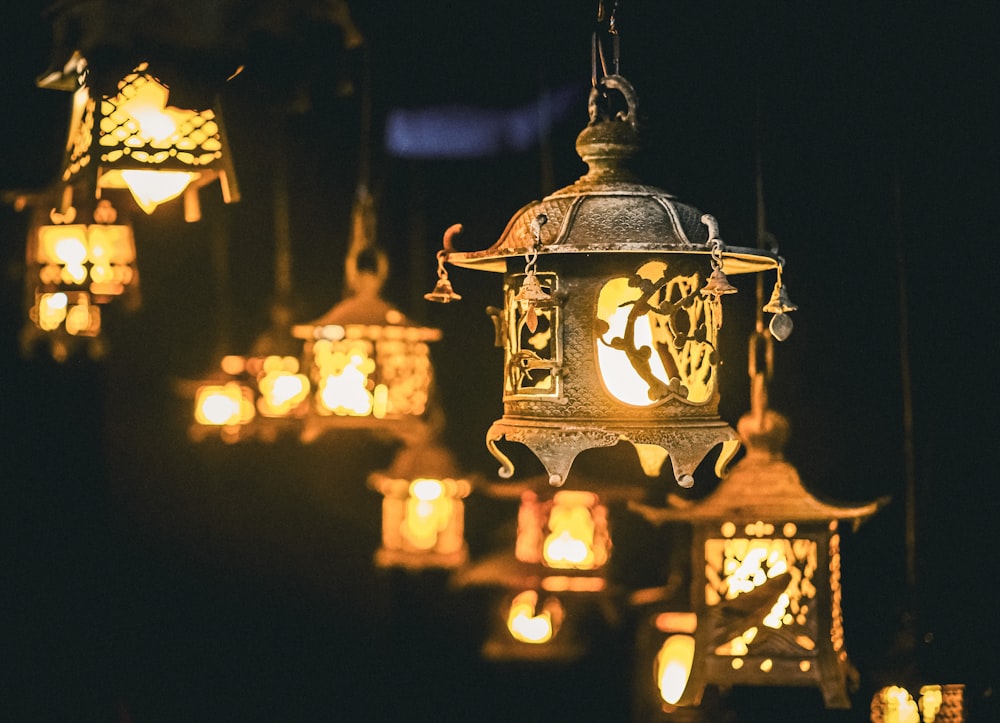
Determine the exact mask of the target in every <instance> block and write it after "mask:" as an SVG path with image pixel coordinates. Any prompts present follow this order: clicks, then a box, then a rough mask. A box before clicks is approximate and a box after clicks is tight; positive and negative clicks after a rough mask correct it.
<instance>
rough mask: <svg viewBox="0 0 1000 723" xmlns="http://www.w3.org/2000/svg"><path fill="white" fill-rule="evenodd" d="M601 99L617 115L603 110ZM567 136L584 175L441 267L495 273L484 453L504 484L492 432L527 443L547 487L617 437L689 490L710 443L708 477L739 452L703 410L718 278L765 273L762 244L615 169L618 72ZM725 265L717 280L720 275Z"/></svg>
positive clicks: (653, 472)
mask: <svg viewBox="0 0 1000 723" xmlns="http://www.w3.org/2000/svg"><path fill="white" fill-rule="evenodd" d="M611 96H615V97H617V96H620V97H622V98H624V101H625V106H626V107H627V110H626V111H625V112H619V113H617V114H614V115H612V113H611V111H610V110H608V107H609V106H610V105H611ZM590 118H591V120H590V123H589V125H588V126H587V127H586V128H585V129H584V130H583V132H582V133H581V134H580V135H579V137H578V138H577V143H576V146H577V152H578V153H579V154H580V156H581V158H582V159H583V160H584V161H585V162H586V163H587V165H588V167H589V168H588V172H587V174H586V175H584V176H583V177H581V178H580V179H579V180H578V181H576V183H574V184H572V185H570V186H567V187H566V188H563V189H560V190H558V191H556V192H555V193H553V194H551V195H549V196H548V197H546V198H544V199H542V200H541V201H538V202H534V203H531V204H528V205H527V206H526V207H525V208H524V209H522V210H521V211H520V212H518V214H517V215H516V216H514V218H512V219H511V221H510V222H509V223H508V225H507V228H506V229H505V230H504V232H503V234H502V235H501V237H500V239H499V240H498V241H497V242H496V243H495V244H493V245H492V246H491V247H489V248H487V249H485V250H481V251H471V252H465V251H457V250H455V249H454V248H453V247H451V245H450V243H449V241H450V238H449V237H446V243H445V248H444V253H445V258H446V260H447V262H448V263H451V264H454V265H456V266H461V267H468V268H472V269H481V270H486V271H494V272H498V273H502V274H503V275H504V285H503V298H504V303H503V306H502V308H498V309H491V310H490V313H491V314H492V316H493V319H494V323H495V325H496V328H497V343H498V346H501V347H503V349H504V352H505V354H504V357H505V359H504V386H503V403H504V413H503V417H502V418H501V419H499V420H497V421H496V422H494V423H493V425H492V426H491V427H490V429H489V431H488V432H487V435H486V436H487V446H488V448H489V450H490V452H491V453H492V454H493V455H494V456H495V457H496V458H497V460H498V461H500V462H501V464H502V468H501V470H500V475H501V476H502V477H505V478H507V477H510V476H511V475H512V474H513V471H514V470H513V463H512V462H511V461H510V459H509V458H508V457H507V456H506V455H505V454H504V453H503V452H502V451H501V450H500V448H499V447H498V444H497V443H498V442H499V441H500V440H501V439H507V440H508V441H512V442H518V443H521V444H524V445H526V446H527V447H528V448H530V449H531V451H532V452H533V453H534V454H535V455H536V456H537V457H538V459H539V460H540V461H541V462H542V464H543V465H544V467H545V469H546V471H547V473H548V476H549V481H550V483H551V484H553V485H562V484H563V483H564V482H565V481H566V479H567V476H568V474H569V470H570V466H571V464H572V463H573V460H574V459H575V458H576V456H577V455H578V454H579V453H580V452H581V451H583V450H586V449H591V448H595V447H610V446H613V445H615V444H617V443H618V442H619V441H620V440H623V439H624V440H628V441H629V442H631V443H632V444H633V445H634V446H635V449H636V451H637V453H638V456H639V460H640V462H641V465H642V468H643V470H644V472H645V473H646V474H647V475H649V476H657V475H659V473H660V470H661V467H662V465H663V463H664V462H665V461H666V459H667V457H668V456H669V457H670V460H671V464H672V467H673V473H674V476H675V478H676V479H677V481H678V482H679V483H681V484H682V485H684V486H690V484H692V482H693V473H694V470H695V468H696V467H697V466H698V465H699V463H700V462H701V461H702V460H703V458H705V457H706V456H707V455H708V453H709V452H710V451H711V450H712V449H713V448H715V447H716V446H718V445H721V451H720V454H719V457H718V461H717V463H716V465H715V467H716V472H717V473H718V474H721V473H722V472H723V470H724V468H725V465H726V463H727V462H728V461H729V460H730V459H731V458H732V456H733V455H734V454H735V452H736V450H737V449H738V446H739V443H738V441H737V438H736V434H735V432H733V430H732V429H731V428H730V427H729V426H728V425H727V424H726V423H724V422H723V421H722V420H721V419H720V418H719V416H718V405H719V379H718V375H719V367H720V365H721V363H722V360H723V357H722V354H721V352H720V350H719V348H718V329H719V326H720V324H721V320H722V317H721V309H722V307H721V297H722V296H723V295H725V294H728V293H731V292H732V291H733V290H734V288H733V287H732V285H731V284H729V281H728V279H727V278H726V276H727V275H729V276H732V275H735V274H742V273H748V272H759V271H763V270H766V269H771V268H775V267H776V266H777V265H778V264H779V263H780V259H779V257H777V256H776V255H775V254H773V253H771V252H770V251H767V250H763V249H749V248H736V247H729V246H725V245H724V244H723V243H722V242H721V240H720V239H719V238H718V236H717V234H716V233H715V232H714V220H713V219H711V217H708V216H703V214H702V213H701V212H699V211H697V210H696V209H694V208H692V207H691V206H688V205H686V204H683V203H680V202H679V201H677V200H676V199H675V198H674V197H673V196H671V195H670V194H669V193H667V192H666V191H663V190H661V189H658V188H655V187H652V186H648V185H645V184H643V183H642V181H641V180H640V179H639V178H638V177H637V176H636V175H635V174H634V173H633V172H632V171H631V170H630V168H629V163H630V161H631V160H632V158H633V157H634V156H635V155H636V153H637V152H638V133H637V129H636V98H635V94H634V91H633V90H632V87H631V86H630V85H629V83H628V82H627V81H626V80H625V79H623V78H621V77H620V76H617V75H612V76H607V77H604V78H603V79H601V80H600V81H598V82H596V85H595V87H594V89H593V90H592V91H591V98H590ZM723 270H724V273H723Z"/></svg>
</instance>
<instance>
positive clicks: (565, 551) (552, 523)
mask: <svg viewBox="0 0 1000 723" xmlns="http://www.w3.org/2000/svg"><path fill="white" fill-rule="evenodd" d="M581 481H584V482H585V483H586V484H585V486H586V487H587V488H588V489H569V488H563V489H558V490H554V489H552V487H550V486H549V485H548V484H547V479H545V478H540V477H536V478H533V479H531V480H527V481H526V482H523V483H500V484H487V483H485V482H483V483H480V485H479V487H478V488H479V489H481V490H482V491H483V492H484V493H485V494H487V495H490V496H495V497H498V498H503V499H511V500H513V499H516V500H518V512H517V529H516V539H515V542H514V546H513V551H511V550H510V549H506V550H500V551H497V552H495V553H493V554H492V555H489V556H486V557H484V558H482V559H480V560H478V561H476V562H474V563H471V564H469V565H468V566H466V567H465V568H463V569H462V570H461V571H460V572H459V573H458V574H457V575H456V576H455V579H454V584H455V586H456V587H459V588H466V587H486V588H490V589H492V590H494V591H495V592H494V593H493V600H494V603H493V609H492V611H491V618H490V620H491V626H490V634H489V637H488V639H487V640H486V641H485V642H484V644H483V647H482V654H483V656H484V657H485V658H487V659H489V660H497V661H501V660H553V661H566V660H573V659H577V658H579V657H580V656H581V655H583V654H585V652H586V651H587V650H588V649H589V647H590V645H591V644H592V641H593V639H594V638H595V637H596V636H597V635H599V634H600V633H601V631H602V629H605V628H606V627H607V626H609V625H610V620H609V618H608V616H609V613H610V611H611V610H613V608H614V604H613V597H614V596H615V595H616V594H617V592H618V591H617V590H615V589H613V585H612V584H611V583H610V581H609V572H610V561H611V554H612V547H613V545H612V541H611V540H612V536H611V523H610V521H609V510H608V504H609V503H610V501H611V500H612V499H628V498H631V497H633V496H635V495H636V494H637V493H638V491H639V490H638V488H636V487H634V486H631V487H625V486H621V487H614V488H612V487H611V486H606V487H605V489H603V490H602V493H601V494H598V493H595V492H592V491H589V490H590V489H596V488H597V487H598V485H597V484H596V483H595V482H593V481H592V480H585V479H584V478H583V477H582V476H580V477H579V479H577V478H575V482H581ZM512 552H513V554H512Z"/></svg>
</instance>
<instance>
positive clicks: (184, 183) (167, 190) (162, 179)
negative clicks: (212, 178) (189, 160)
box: [101, 170, 198, 213]
mask: <svg viewBox="0 0 1000 723" xmlns="http://www.w3.org/2000/svg"><path fill="white" fill-rule="evenodd" d="M117 174H118V175H119V176H120V178H121V184H120V185H124V186H125V187H126V188H128V190H129V191H130V192H131V193H132V197H133V198H134V199H135V202H136V203H137V204H138V205H139V208H141V209H142V210H143V211H145V212H146V213H153V211H155V210H156V207H157V206H159V205H160V204H161V203H166V202H167V201H171V200H173V199H175V198H177V197H178V196H180V195H181V194H182V193H184V189H185V188H187V187H188V185H189V184H190V183H191V182H192V181H194V180H195V179H196V178H197V177H198V174H197V173H191V172H189V171H147V170H122V171H119V172H117ZM115 175H116V172H114V171H112V172H108V173H106V174H104V175H103V176H102V177H101V184H102V185H107V186H111V187H117V186H118V185H119V184H116V183H115V182H114V181H113V180H112V179H114V178H115Z"/></svg>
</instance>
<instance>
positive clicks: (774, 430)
mask: <svg viewBox="0 0 1000 723" xmlns="http://www.w3.org/2000/svg"><path fill="white" fill-rule="evenodd" d="M739 431H740V436H741V439H742V441H743V443H744V444H745V445H746V447H747V454H746V456H745V457H744V458H743V459H741V460H740V461H739V462H738V463H737V464H736V465H734V466H733V468H732V469H731V470H730V471H729V472H728V473H727V474H726V476H725V477H724V478H723V479H722V481H721V482H720V483H719V485H718V487H717V488H716V489H715V490H714V491H713V492H711V493H710V494H709V495H708V496H706V497H705V498H703V499H702V500H700V501H698V502H688V503H686V504H682V503H678V504H676V505H674V506H671V507H668V508H664V509H660V508H649V507H645V506H641V505H633V508H634V509H637V510H638V511H640V512H642V513H643V514H645V515H646V516H647V517H648V518H649V519H650V520H653V521H655V522H660V523H662V522H686V523H689V524H690V525H691V526H692V528H693V536H692V539H693V541H692V544H691V598H690V610H688V611H687V612H688V613H693V615H689V616H688V617H686V618H682V616H675V617H676V618H677V619H683V620H686V621H687V623H688V624H687V625H686V626H685V627H683V629H681V628H678V627H677V626H674V627H671V625H669V624H666V625H665V626H664V627H661V628H660V630H661V632H662V639H663V641H664V642H666V641H669V640H670V639H671V637H672V636H674V635H677V634H681V635H686V636H687V638H688V639H689V640H688V642H689V643H690V642H693V644H694V648H693V655H692V656H691V658H690V661H689V662H690V668H689V669H688V671H687V676H686V681H687V682H686V685H685V686H684V688H683V689H682V690H680V691H677V690H675V691H674V692H673V693H672V696H673V697H672V698H671V699H669V700H668V699H666V698H665V699H664V702H665V703H669V704H679V705H698V703H699V702H700V701H701V696H702V692H703V690H704V688H705V686H706V685H708V684H714V685H717V686H719V687H729V686H734V685H745V686H778V687H780V686H813V687H816V688H819V690H820V691H821V693H822V695H823V701H824V704H825V705H826V707H828V708H849V707H850V699H849V683H850V681H851V680H852V679H853V678H854V677H856V671H854V669H853V667H852V665H851V663H850V661H849V660H848V657H847V651H846V649H845V646H844V624H843V618H842V614H841V584H840V570H841V566H840V532H839V526H840V522H841V521H844V520H850V521H853V522H854V523H855V524H859V523H860V522H861V521H862V520H864V519H866V518H868V517H869V516H871V515H872V514H874V513H875V512H876V511H877V510H878V509H879V508H880V507H881V506H882V505H884V504H885V502H886V500H885V499H881V500H878V501H876V502H872V503H869V504H865V505H860V506H854V507H846V506H837V505H833V504H828V503H826V502H823V501H820V500H818V499H817V498H815V497H813V496H812V495H811V494H810V493H809V492H808V491H807V490H806V489H805V487H803V485H802V482H801V480H800V478H799V475H798V472H797V471H796V470H795V468H794V467H793V466H792V465H790V464H789V463H788V462H786V461H785V460H784V459H783V456H782V446H783V444H784V441H785V439H786V437H787V434H788V423H787V421H786V420H785V419H784V417H782V416H781V415H780V414H778V413H776V412H773V411H771V410H762V411H761V412H759V413H758V412H755V413H750V414H747V415H745V416H744V417H743V418H742V419H741V420H740V424H739ZM649 683H650V685H652V684H653V681H652V679H651V680H650V681H649Z"/></svg>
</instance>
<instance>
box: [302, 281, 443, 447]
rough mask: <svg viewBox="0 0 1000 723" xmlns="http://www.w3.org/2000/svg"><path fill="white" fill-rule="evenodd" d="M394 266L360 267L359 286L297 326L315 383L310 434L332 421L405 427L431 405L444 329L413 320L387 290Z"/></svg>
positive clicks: (418, 421) (306, 369) (334, 424)
mask: <svg viewBox="0 0 1000 723" xmlns="http://www.w3.org/2000/svg"><path fill="white" fill-rule="evenodd" d="M387 273H388V270H387V268H385V267H384V266H382V265H380V268H379V270H377V271H374V272H371V273H369V272H368V271H361V272H359V273H358V278H357V280H356V282H355V283H354V284H353V286H354V293H353V294H352V295H350V296H348V297H347V298H345V299H344V300H343V301H341V302H340V303H338V304H336V305H335V306H334V307H333V308H331V309H330V310H329V311H328V312H327V313H326V314H324V315H323V316H322V317H320V318H318V319H316V320H314V321H310V322H308V323H305V324H296V325H294V326H292V335H293V336H295V337H296V338H298V339H302V340H303V341H304V342H305V344H304V348H303V373H305V374H306V375H307V376H308V377H309V382H310V384H311V385H312V397H311V404H310V408H309V414H308V416H307V417H306V421H305V427H304V429H303V432H302V439H303V441H306V442H309V441H312V440H314V439H316V438H317V437H318V436H320V435H321V434H322V433H323V432H324V431H325V430H327V429H331V428H345V427H360V428H373V429H383V430H389V429H392V428H397V429H398V431H399V432H400V434H403V433H405V430H406V429H407V428H409V427H413V428H419V427H421V426H422V425H423V423H424V420H425V417H426V415H427V413H428V411H429V409H430V405H429V401H430V397H431V393H432V384H433V377H434V375H433V367H432V365H431V358H430V346H429V344H430V342H434V341H438V340H439V339H440V338H441V331H440V329H432V328H428V327H424V326H420V325H418V324H415V323H413V322H412V321H410V319H408V318H407V317H406V316H405V315H404V314H403V313H402V312H401V311H399V310H398V309H397V308H395V307H394V306H392V305H391V304H389V303H388V302H387V301H385V300H384V299H383V298H382V297H381V295H380V289H381V285H382V281H383V280H384V278H385V274H387Z"/></svg>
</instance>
